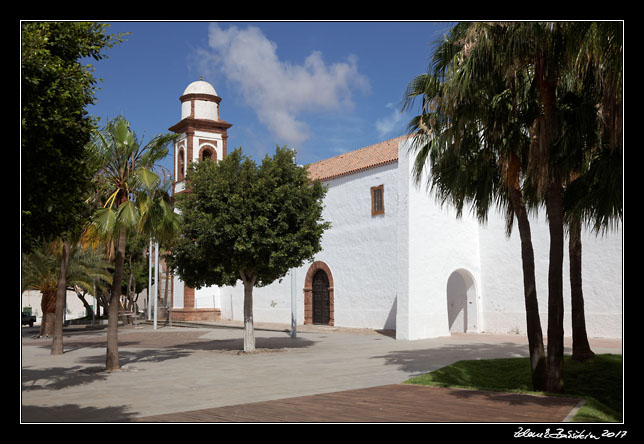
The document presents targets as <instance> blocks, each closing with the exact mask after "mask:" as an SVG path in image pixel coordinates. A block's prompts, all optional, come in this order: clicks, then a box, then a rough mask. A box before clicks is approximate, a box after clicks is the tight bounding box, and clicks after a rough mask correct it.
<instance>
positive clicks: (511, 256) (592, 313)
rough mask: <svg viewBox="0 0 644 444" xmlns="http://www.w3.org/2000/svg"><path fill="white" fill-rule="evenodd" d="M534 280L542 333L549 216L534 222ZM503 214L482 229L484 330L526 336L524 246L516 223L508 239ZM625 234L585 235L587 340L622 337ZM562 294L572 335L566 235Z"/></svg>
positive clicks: (545, 313) (545, 311)
mask: <svg viewBox="0 0 644 444" xmlns="http://www.w3.org/2000/svg"><path fill="white" fill-rule="evenodd" d="M530 228H531V234H532V244H533V250H534V256H535V278H536V286H537V298H538V302H539V314H540V318H541V324H542V331H543V334H544V336H545V335H546V334H547V327H548V266H549V259H548V256H549V245H550V235H549V231H548V225H547V222H546V219H545V215H544V214H543V212H542V214H540V215H538V216H533V217H531V226H530ZM504 230H505V222H504V218H503V215H501V214H499V213H498V212H491V213H490V218H489V221H488V224H486V225H485V226H481V227H480V229H479V237H480V242H481V267H482V269H483V274H484V276H485V279H484V292H485V294H486V295H487V296H488V298H486V301H485V304H484V307H483V316H484V318H485V331H487V332H493V333H516V334H525V333H526V320H525V302H524V293H523V274H522V273H523V268H522V262H521V244H520V237H519V232H518V228H517V226H516V223H515V225H514V229H513V232H512V235H511V237H510V238H509V239H508V238H507V237H506V236H505V234H504V233H505V231H504ZM621 238H622V233H621V228H620V229H619V230H618V231H616V232H611V233H607V234H606V235H605V236H601V235H600V236H598V237H597V236H595V234H594V233H591V232H588V230H584V231H583V234H582V273H583V275H582V285H583V291H584V305H585V307H584V309H585V314H586V328H587V332H588V336H589V337H610V338H621V336H622V310H621V307H622V243H621ZM564 242H565V243H564V264H563V294H564V335H566V336H571V335H572V323H571V306H570V274H569V266H570V262H569V257H568V236H566V237H565V241H564Z"/></svg>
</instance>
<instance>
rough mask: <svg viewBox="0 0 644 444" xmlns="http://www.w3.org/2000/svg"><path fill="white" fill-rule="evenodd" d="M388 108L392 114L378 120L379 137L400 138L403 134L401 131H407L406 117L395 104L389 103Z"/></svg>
mask: <svg viewBox="0 0 644 444" xmlns="http://www.w3.org/2000/svg"><path fill="white" fill-rule="evenodd" d="M386 108H389V109H391V112H390V113H389V114H388V115H387V116H385V117H382V118H380V119H378V120H376V131H378V136H379V137H381V138H384V137H389V136H399V135H400V134H402V133H401V131H403V130H404V129H405V128H404V125H405V121H406V120H405V119H406V118H405V115H404V114H403V113H402V112H400V110H398V109H397V108H396V107H395V105H394V104H393V103H388V104H387V105H386ZM397 133H400V134H397Z"/></svg>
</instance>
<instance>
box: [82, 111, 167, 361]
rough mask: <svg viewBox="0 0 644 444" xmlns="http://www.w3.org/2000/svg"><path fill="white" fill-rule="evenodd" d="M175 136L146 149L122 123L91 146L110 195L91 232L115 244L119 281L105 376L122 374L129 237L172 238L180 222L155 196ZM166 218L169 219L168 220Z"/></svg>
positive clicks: (112, 304)
mask: <svg viewBox="0 0 644 444" xmlns="http://www.w3.org/2000/svg"><path fill="white" fill-rule="evenodd" d="M175 138H176V135H172V134H165V135H158V136H156V137H154V138H153V139H152V140H151V141H149V142H148V143H146V144H145V145H142V144H141V143H140V142H139V140H138V139H137V137H136V134H135V133H134V132H133V131H131V130H130V126H129V123H128V122H127V120H125V118H123V117H117V118H116V119H114V120H112V121H110V122H108V124H107V125H106V127H105V129H104V130H103V131H102V132H100V133H97V134H96V137H95V138H94V140H93V141H92V143H91V149H92V152H93V153H94V156H95V161H97V163H98V164H99V165H101V167H100V168H99V170H98V175H97V180H98V181H99V183H101V184H102V187H103V190H104V191H106V195H109V197H108V198H107V200H106V201H105V202H104V204H103V207H102V208H100V209H98V210H97V211H96V213H95V214H94V217H93V219H92V223H91V225H90V228H89V231H90V232H92V233H94V234H98V235H100V236H102V238H103V239H106V240H109V241H112V242H114V244H115V250H116V251H115V256H114V275H113V279H112V294H111V297H110V303H109V307H108V327H107V351H106V361H105V367H106V370H108V371H112V370H117V369H119V368H120V363H119V355H118V312H119V306H120V303H119V302H120V296H121V283H122V280H123V263H124V259H125V244H126V242H127V237H128V232H129V231H132V230H138V231H139V232H146V233H148V234H151V235H153V236H154V235H160V234H163V235H167V234H168V230H169V229H170V228H171V227H173V226H175V223H174V222H173V220H174V218H175V217H176V216H175V214H174V212H173V211H172V209H171V207H170V205H169V203H168V202H167V201H165V200H163V199H160V194H159V193H158V192H157V191H156V188H157V185H158V184H159V182H160V179H159V176H158V175H157V174H156V173H155V172H154V169H155V168H157V169H158V168H160V166H159V164H158V163H159V161H160V160H161V159H163V158H164V157H165V156H166V155H167V153H168V148H167V145H168V143H170V142H171V141H173V140H174V139H175ZM163 218H166V219H170V221H169V222H168V220H163Z"/></svg>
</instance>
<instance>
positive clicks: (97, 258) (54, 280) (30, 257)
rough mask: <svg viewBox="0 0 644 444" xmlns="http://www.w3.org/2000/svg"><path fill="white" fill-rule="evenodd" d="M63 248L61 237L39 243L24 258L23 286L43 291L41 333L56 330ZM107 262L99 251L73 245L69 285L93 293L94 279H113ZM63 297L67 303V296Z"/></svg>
mask: <svg viewBox="0 0 644 444" xmlns="http://www.w3.org/2000/svg"><path fill="white" fill-rule="evenodd" d="M62 248H63V242H62V241H61V240H59V241H54V242H50V243H46V244H43V245H40V246H39V247H38V248H36V249H34V250H33V251H32V252H30V253H29V254H25V255H23V258H22V290H23V291H25V290H39V291H40V292H41V294H42V299H41V307H42V309H43V321H42V323H41V330H40V335H41V336H51V335H53V334H54V330H55V329H54V321H53V313H54V312H53V311H52V310H53V307H54V306H55V304H56V302H55V300H57V295H56V290H57V288H56V287H57V285H58V282H59V281H60V279H59V278H60V275H61V274H62V272H61V267H60V264H61V255H62ZM108 266H109V263H108V262H107V261H106V260H105V258H104V256H103V255H102V254H100V253H99V252H98V251H96V250H93V249H86V248H84V247H83V246H81V245H80V244H74V245H71V246H70V250H69V253H68V261H67V269H66V273H65V282H66V284H67V288H80V289H83V290H85V291H87V292H89V293H93V286H94V284H95V283H98V285H101V283H102V282H105V283H109V282H111V281H112V276H111V274H110V273H109V270H108ZM61 299H62V300H63V304H64V298H61ZM47 307H49V308H47Z"/></svg>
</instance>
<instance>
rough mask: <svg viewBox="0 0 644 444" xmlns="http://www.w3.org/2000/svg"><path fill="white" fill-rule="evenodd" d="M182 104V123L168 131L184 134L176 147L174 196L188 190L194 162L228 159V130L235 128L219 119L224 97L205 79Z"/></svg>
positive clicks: (188, 92)
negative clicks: (186, 183)
mask: <svg viewBox="0 0 644 444" xmlns="http://www.w3.org/2000/svg"><path fill="white" fill-rule="evenodd" d="M179 100H180V101H181V120H180V121H179V122H178V123H176V124H175V125H173V126H171V127H170V128H168V129H169V130H170V131H172V132H174V133H177V134H180V137H179V139H178V140H177V141H176V142H175V144H174V178H175V179H174V183H173V191H174V193H181V192H182V191H184V190H185V177H186V172H187V168H188V165H189V164H190V162H199V161H203V160H210V161H214V162H217V161H218V160H221V159H223V158H224V157H225V156H226V140H227V139H228V134H227V130H228V128H230V127H231V126H232V124H230V123H228V122H224V121H223V120H221V119H220V118H219V102H221V97H219V96H218V95H217V92H216V91H215V88H213V86H212V85H211V84H210V83H208V82H206V81H204V80H203V79H201V78H200V79H199V80H197V81H196V82H192V83H191V84H190V85H188V87H187V88H186V89H185V91H184V92H183V94H182V95H181V97H179Z"/></svg>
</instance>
